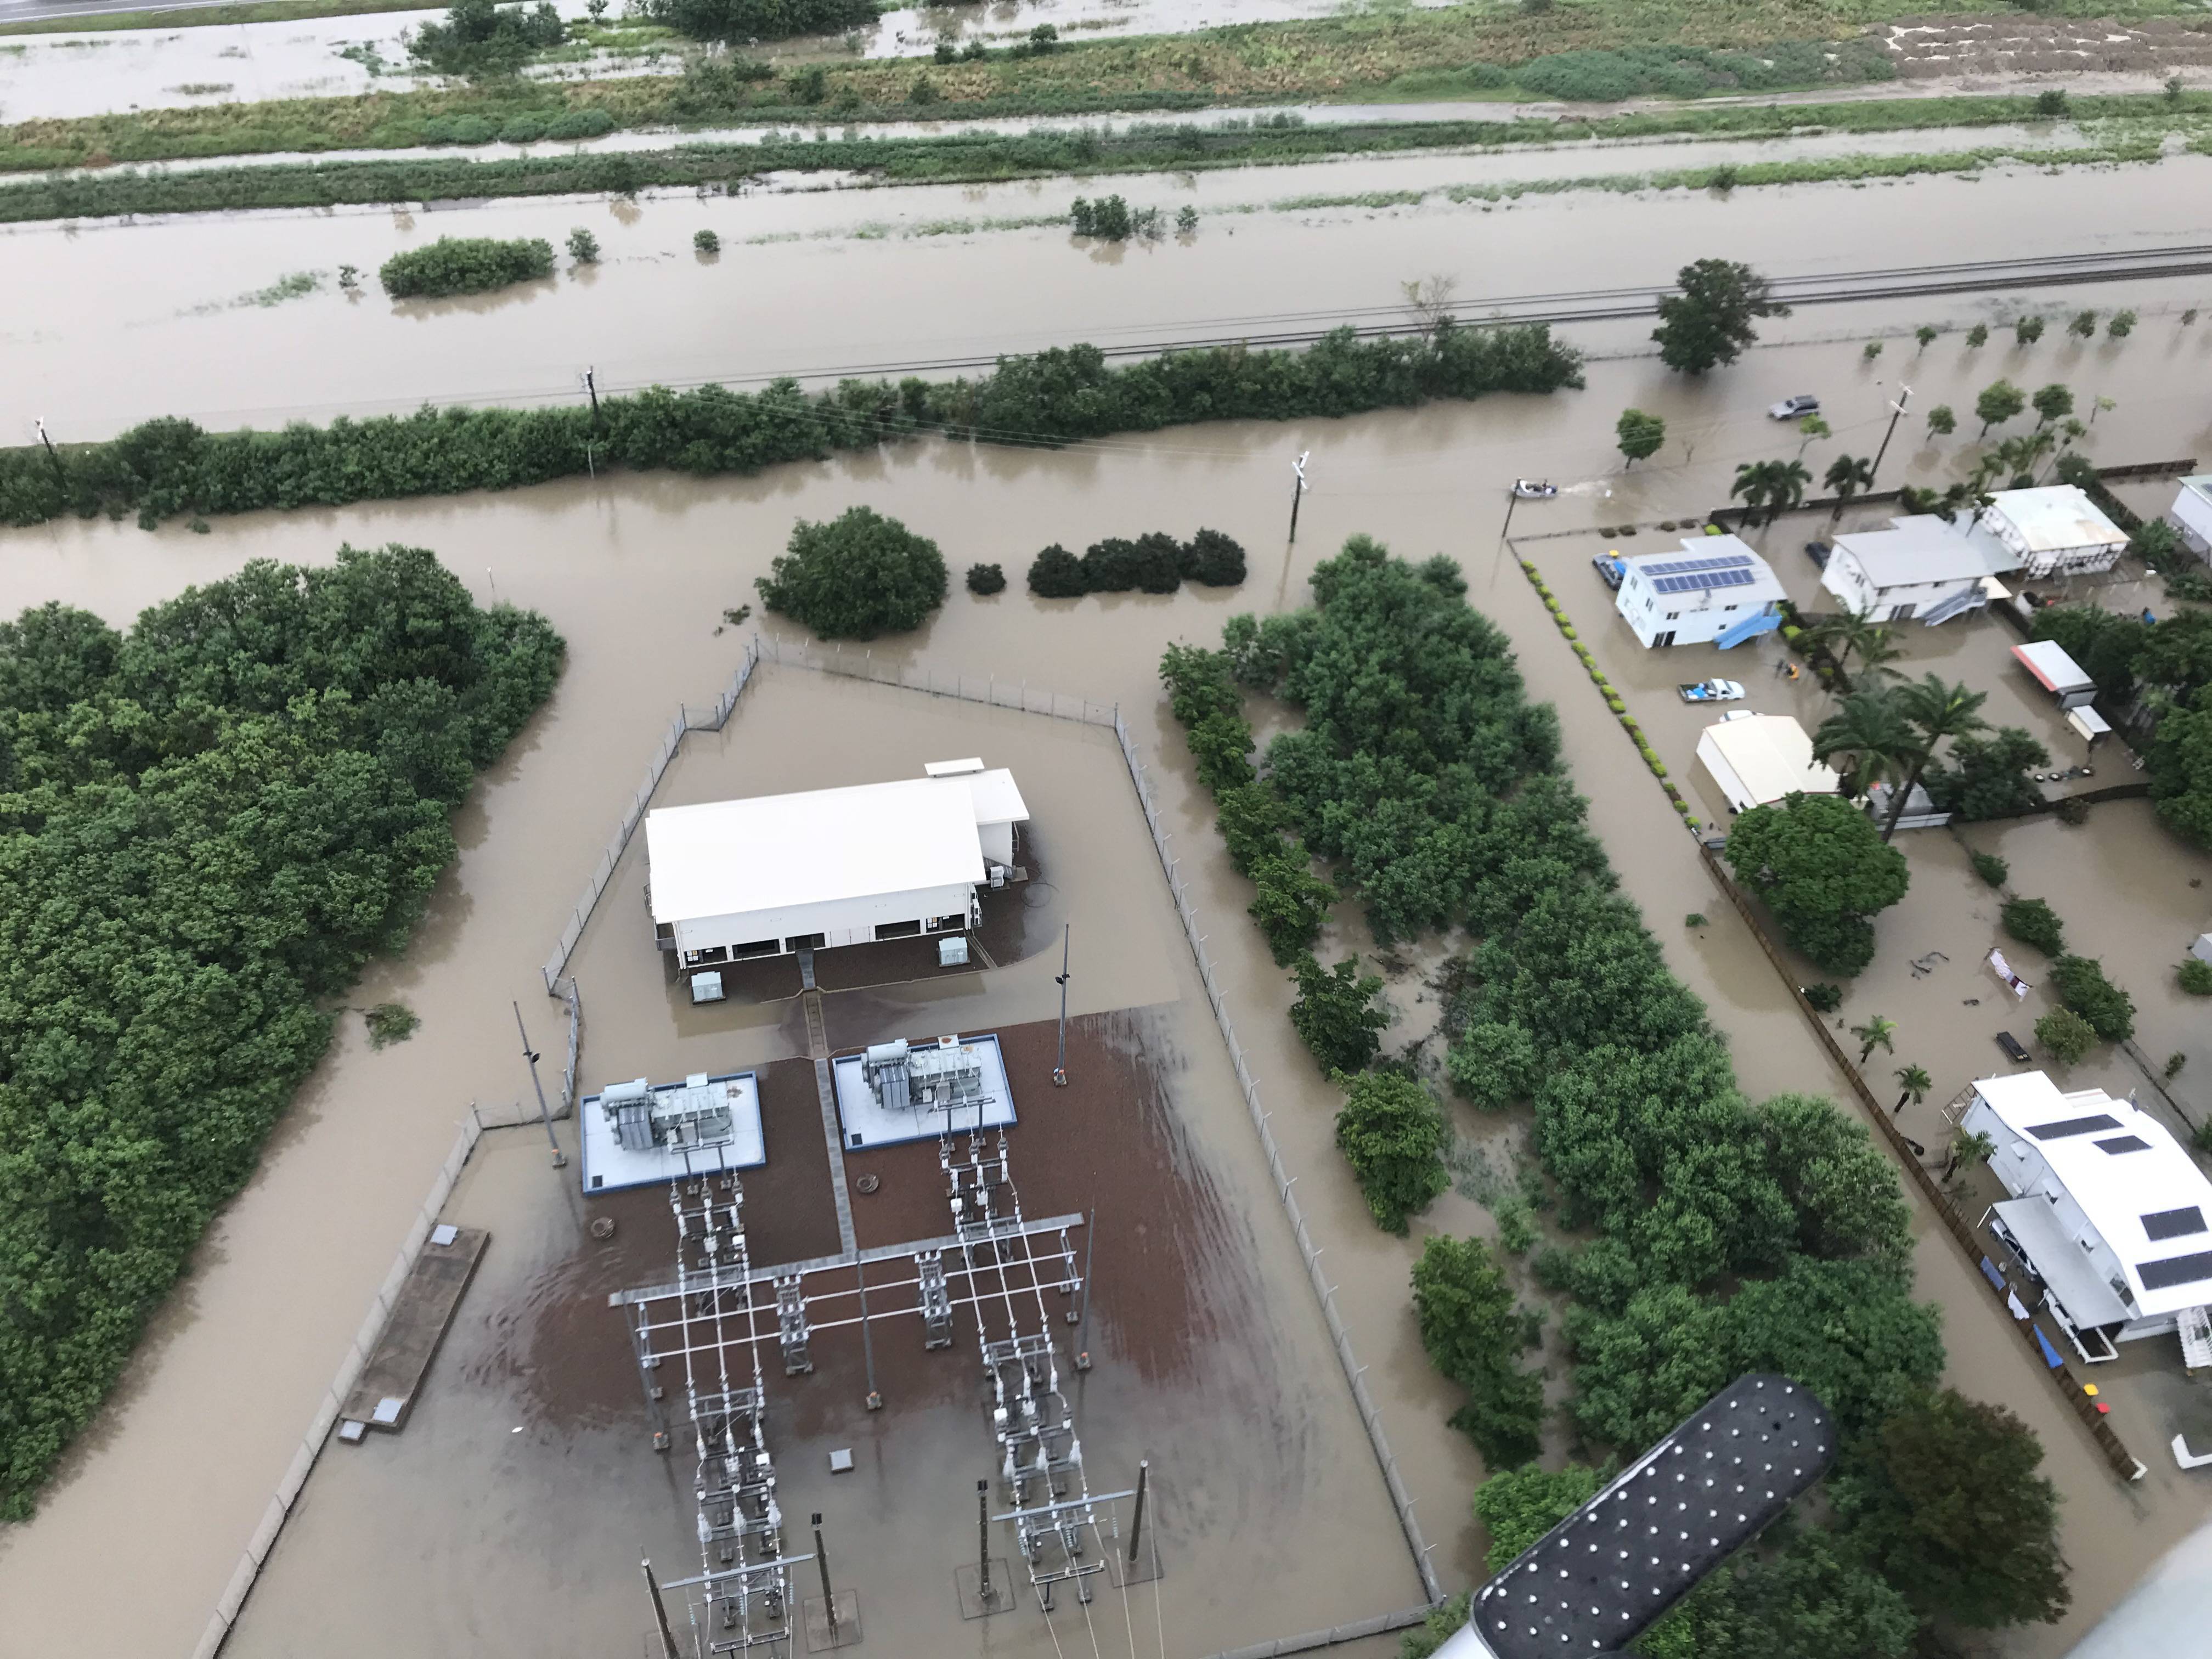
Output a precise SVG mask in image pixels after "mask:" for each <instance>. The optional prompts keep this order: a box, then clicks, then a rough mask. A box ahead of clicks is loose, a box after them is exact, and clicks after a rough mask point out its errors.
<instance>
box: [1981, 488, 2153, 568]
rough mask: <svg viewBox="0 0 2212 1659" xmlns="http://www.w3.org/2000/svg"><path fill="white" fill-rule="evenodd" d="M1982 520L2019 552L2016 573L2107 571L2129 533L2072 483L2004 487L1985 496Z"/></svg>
mask: <svg viewBox="0 0 2212 1659" xmlns="http://www.w3.org/2000/svg"><path fill="white" fill-rule="evenodd" d="M1982 522H1983V524H1984V526H1987V527H1988V528H1989V529H1990V531H1991V532H1994V533H1995V534H1996V538H1997V539H1998V540H1999V541H2001V542H2002V543H2003V544H2005V545H2006V546H2007V547H2008V548H2009V549H2011V550H2012V551H2013V553H2014V554H2015V555H2016V556H2018V558H2019V560H2020V565H2019V569H2020V574H2021V575H2023V576H2028V577H2034V578H2041V577H2045V576H2073V575H2079V574H2082V573H2084V572H2094V571H2099V570H2110V569H2111V568H2112V567H2113V566H2114V565H2116V564H2118V562H2119V561H2120V555H2121V554H2122V553H2123V552H2124V551H2125V550H2126V549H2127V545H2128V532H2126V531H2124V530H2123V529H2121V528H2120V527H2119V526H2118V525H2116V524H2114V523H2113V522H2112V520H2110V519H2108V518H2106V516H2105V515H2104V514H2103V513H2100V511H2098V509H2097V504H2096V503H2095V502H2094V501H2091V500H2090V499H2089V497H2088V496H2087V494H2085V493H2084V492H2083V491H2082V489H2081V487H2080V486H2079V485H2077V484H2046V485H2045V486H2044V487H2043V488H2041V489H2008V490H2004V491H2002V492H2001V493H2000V494H1998V495H1994V496H1992V497H1991V498H1990V507H1989V510H1988V511H1987V512H1985V513H1984V514H1983V515H1982Z"/></svg>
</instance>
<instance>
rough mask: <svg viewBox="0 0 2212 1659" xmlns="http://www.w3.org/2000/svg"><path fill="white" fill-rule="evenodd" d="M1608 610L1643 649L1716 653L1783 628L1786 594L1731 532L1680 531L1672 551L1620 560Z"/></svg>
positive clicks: (1754, 555) (1762, 563)
mask: <svg viewBox="0 0 2212 1659" xmlns="http://www.w3.org/2000/svg"><path fill="white" fill-rule="evenodd" d="M1620 570H1621V575H1620V595H1619V596H1618V597H1617V598H1616V599H1614V600H1613V609H1614V610H1616V611H1620V614H1621V617H1622V619H1623V620H1624V621H1626V623H1628V625H1629V626H1630V627H1631V628H1632V629H1635V630H1636V637H1637V638H1638V640H1640V641H1642V642H1643V643H1644V645H1645V646H1647V647H1650V646H1655V645H1717V646H1718V647H1720V648H1721V649H1722V650H1723V651H1726V650H1728V649H1729V648H1730V647H1733V646H1738V645H1741V644H1742V643H1743V642H1744V641H1746V640H1748V639H1755V638H1757V637H1758V636H1759V635H1761V634H1771V633H1772V632H1773V631H1774V630H1775V629H1777V628H1779V627H1780V626H1781V625H1782V601H1783V600H1784V599H1787V598H1788V597H1789V595H1788V593H1787V592H1784V589H1783V586H1782V584H1781V583H1780V582H1779V581H1778V580H1775V575H1774V572H1773V571H1772V570H1771V569H1769V568H1767V563H1766V561H1765V560H1764V559H1762V558H1760V557H1759V555H1758V554H1756V553H1754V552H1753V551H1752V550H1751V549H1750V548H1749V547H1747V546H1746V545H1745V544H1743V542H1742V541H1741V540H1740V539H1738V538H1736V537H1734V536H1687V537H1685V538H1683V540H1682V547H1681V550H1680V552H1676V553H1643V554H1638V555H1637V556H1634V557H1632V558H1624V559H1622V560H1621V561H1620Z"/></svg>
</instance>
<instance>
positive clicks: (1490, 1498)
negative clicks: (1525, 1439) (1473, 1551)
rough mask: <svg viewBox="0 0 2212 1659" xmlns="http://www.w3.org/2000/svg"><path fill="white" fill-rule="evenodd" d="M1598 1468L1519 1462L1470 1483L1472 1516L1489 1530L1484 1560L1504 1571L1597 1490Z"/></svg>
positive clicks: (1601, 1476)
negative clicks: (1523, 1464) (1522, 1465)
mask: <svg viewBox="0 0 2212 1659" xmlns="http://www.w3.org/2000/svg"><path fill="white" fill-rule="evenodd" d="M1604 1480H1605V1472H1604V1471H1603V1470H1602V1469H1594V1468H1590V1467H1589V1465H1587V1464H1583V1463H1570V1464H1568V1465H1567V1466H1566V1467H1565V1468H1560V1469H1541V1468H1537V1467H1536V1466H1535V1465H1534V1464H1533V1463H1532V1464H1530V1465H1528V1467H1526V1468H1518V1469H1507V1470H1504V1471H1503V1472H1502V1473H1500V1474H1493V1475H1492V1476H1491V1477H1490V1479H1488V1480H1486V1481H1484V1482H1483V1483H1482V1484H1481V1485H1480V1486H1477V1487H1476V1488H1475V1489H1474V1515H1475V1519H1477V1520H1478V1521H1480V1522H1482V1524H1483V1528H1484V1529H1485V1530H1486V1531H1487V1532H1488V1533H1489V1534H1490V1548H1489V1550H1488V1551H1487V1552H1486V1553H1485V1555H1484V1556H1483V1565H1485V1566H1486V1567H1488V1568H1489V1569H1490V1570H1491V1571H1492V1572H1503V1571H1505V1569H1506V1568H1507V1567H1508V1566H1509V1565H1511V1564H1512V1561H1513V1558H1514V1557H1516V1556H1517V1555H1519V1554H1520V1553H1522V1551H1523V1550H1525V1549H1527V1548H1528V1547H1529V1546H1530V1545H1531V1544H1533V1543H1534V1542H1535V1541H1537V1540H1538V1539H1539V1538H1541V1537H1542V1536H1543V1535H1544V1534H1546V1533H1547V1532H1549V1531H1551V1529H1552V1528H1554V1527H1556V1526H1558V1525H1559V1522H1562V1521H1564V1520H1565V1519H1566V1518H1567V1517H1568V1516H1571V1515H1572V1514H1573V1513H1574V1512H1575V1511H1576V1510H1578V1509H1580V1508H1581V1507H1582V1506H1583V1504H1587V1503H1589V1500H1590V1499H1591V1498H1595V1496H1597V1489H1598V1487H1599V1486H1600V1485H1601V1484H1602V1483H1603V1481H1604Z"/></svg>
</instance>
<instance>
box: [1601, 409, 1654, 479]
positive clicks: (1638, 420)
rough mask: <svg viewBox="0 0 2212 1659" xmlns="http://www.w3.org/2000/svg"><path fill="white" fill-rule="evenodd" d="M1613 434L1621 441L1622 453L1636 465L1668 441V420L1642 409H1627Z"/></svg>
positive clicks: (1630, 463) (1621, 413) (1648, 457)
mask: <svg viewBox="0 0 2212 1659" xmlns="http://www.w3.org/2000/svg"><path fill="white" fill-rule="evenodd" d="M1613 434H1614V435H1615V436H1616V437H1617V438H1619V440H1620V453H1622V454H1623V455H1625V456H1626V457H1627V458H1628V464H1629V465H1631V466H1634V465H1636V464H1637V462H1638V461H1641V460H1647V459H1650V457H1652V456H1654V455H1656V454H1657V453H1659V446H1660V445H1662V444H1663V443H1665V442H1666V441H1667V422H1664V421H1662V420H1661V419H1660V418H1659V417H1658V416H1656V415H1646V414H1645V413H1644V411H1643V410H1640V409H1625V410H1622V411H1621V412H1620V422H1618V423H1617V424H1616V425H1615V426H1614V427H1613Z"/></svg>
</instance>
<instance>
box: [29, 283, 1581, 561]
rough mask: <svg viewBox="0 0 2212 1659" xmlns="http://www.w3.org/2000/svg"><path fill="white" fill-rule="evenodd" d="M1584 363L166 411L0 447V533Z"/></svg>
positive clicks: (1137, 424) (1311, 399)
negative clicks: (548, 403) (102, 429)
mask: <svg viewBox="0 0 2212 1659" xmlns="http://www.w3.org/2000/svg"><path fill="white" fill-rule="evenodd" d="M1581 365H1582V358H1581V355H1580V354H1579V353H1578V352H1577V351H1576V350H1575V349H1573V348H1572V347H1571V346H1566V345H1564V344H1561V343H1559V342H1558V341H1556V340H1554V339H1553V337H1552V335H1551V331H1550V330H1549V329H1548V328H1546V327H1543V326H1541V325H1531V326H1519V327H1508V328H1497V329H1459V330H1448V331H1444V333H1443V335H1442V336H1441V337H1438V338H1437V339H1434V340H1419V341H1415V340H1362V339H1360V338H1359V337H1358V336H1357V334H1356V333H1355V332H1354V331H1352V330H1351V329H1349V328H1345V329H1339V330H1336V331H1333V332H1331V333H1329V334H1328V335H1325V336H1323V337H1322V339H1321V340H1320V341H1319V342H1317V343H1316V344H1315V345H1313V346H1312V347H1310V349H1306V350H1304V351H1290V350H1274V351H1255V350H1252V349H1248V348H1246V347H1243V346H1241V345H1237V346H1222V347H1216V348H1211V349H1203V350H1196V351H1176V352H1170V353H1169V354H1167V355H1166V356H1160V357H1155V358H1151V359H1148V360H1146V361H1145V362H1137V363H1133V364H1130V365H1128V366H1127V367H1123V368H1115V367H1110V366H1109V364H1108V363H1107V362H1106V358H1105V355H1104V354H1103V352H1101V351H1100V350H1099V349H1098V348H1097V347H1096V346H1091V345H1078V346H1072V347H1067V348H1064V349H1062V348H1055V349H1053V350H1049V351H1043V352H1039V353H1036V355H1034V356H1018V357H1001V358H1000V359H999V362H998V364H997V367H996V368H994V370H993V371H992V372H991V373H990V374H986V375H983V376H981V378H979V379H976V380H967V379H964V378H963V379H960V380H949V381H929V380H918V379H914V378H908V379H906V380H901V381H899V382H897V383H896V384H893V383H892V382H890V381H889V380H845V381H842V382H841V383H839V385H838V386H837V387H836V389H835V390H834V391H829V392H812V393H810V392H804V391H802V390H801V389H800V388H799V383H798V382H797V381H795V380H778V381H775V382H774V383H773V384H771V385H770V386H768V387H767V388H766V389H764V390H763V391H761V392H731V391H729V390H727V389H726V388H724V387H722V386H702V387H700V388H698V389H697V390H696V391H690V392H671V391H669V390H667V389H666V388H665V387H661V386H654V387H652V388H650V389H648V390H647V391H644V392H638V393H636V394H635V395H632V396H626V397H613V398H601V399H600V408H599V416H597V418H595V417H594V415H593V412H592V410H590V409H589V408H587V407H583V406H578V407H573V408H562V409H540V410H512V409H432V408H428V407H425V408H424V409H422V410H419V411H417V412H416V413H415V414H412V415H404V416H380V417H378V418H375V419H373V420H366V421H354V420H349V419H345V418H343V417H342V418H340V419H338V420H336V421H333V422H331V423H330V424H329V425H328V426H324V427H318V426H313V425H309V424H307V423H305V422H301V423H299V424H296V425H293V426H289V427H287V428H284V429H283V431H281V432H253V431H245V432H232V433H222V434H216V433H210V432H205V431H203V430H202V429H201V428H199V427H198V426H197V425H196V424H194V423H193V422H191V421H187V420H180V419H176V418H173V417H172V418H164V419H160V420H155V421H149V422H146V423H145V424H144V425H143V426H138V427H134V428H131V430H130V431H128V432H126V433H125V434H124V435H122V436H120V437H118V438H116V439H113V440H112V441H108V442H105V443H96V444H86V445H80V446H72V447H69V448H66V449H64V450H63V451H61V452H60V453H58V455H54V456H49V455H48V454H47V453H46V452H44V451H43V450H40V449H38V448H35V447H26V448H21V449H10V450H0V523H4V524H9V525H33V524H40V523H43V522H45V521H46V520H50V519H57V518H61V517H63V516H64V515H66V514H69V513H77V514H80V515H82V516H84V517H88V518H89V517H91V516H93V515H94V514H97V513H107V514H110V515H111V516H113V517H118V518H119V517H121V516H123V515H124V514H125V513H131V512H135V513H137V515H138V521H139V523H140V524H141V525H143V526H147V527H149V528H151V527H152V526H154V525H155V524H157V523H159V522H160V521H161V520H164V519H167V518H170V517H173V516H176V515H179V514H187V513H191V514H208V513H248V512H254V511H258V510H261V509H264V508H268V507H337V506H343V505H345V504H347V503H349V502H352V501H380V500H390V499H393V498H398V497H404V496H410V495H445V494H450V493H453V492H456V491H459V490H466V489H514V488H517V487H519V486H521V485H525V484H535V483H546V482H548V481H549V480H551V479H555V478H564V477H573V476H574V475H575V474H576V473H579V472H583V471H587V470H590V469H592V468H594V467H596V468H599V469H602V470H603V469H605V467H607V466H608V465H623V466H629V467H635V468H664V467H665V468H669V469H672V470H675V471H684V472H690V473H695V474H702V475H704V474H713V473H726V472H750V471H756V470H757V469H759V468H761V467H764V466H770V465H775V464H777V463H779V462H786V461H799V460H817V459H823V458H825V457H827V456H829V455H831V454H833V453H837V452H839V451H846V450H865V449H872V448H873V447H876V446H877V445H878V444H881V443H883V442H884V441H886V440H889V439H892V438H899V437H905V436H909V435H914V434H915V433H918V432H924V431H941V432H944V433H946V434H947V435H951V436H954V437H962V438H971V439H975V440H977V441H983V442H990V443H1005V444H1026V445H1033V446H1041V447H1050V446H1055V445H1059V444H1063V443H1067V442H1070V441H1075V440H1078V439H1082V438H1088V437H1096V436H1100V435H1104V434H1107V433H1112V432H1132V431H1139V432H1142V431H1153V430H1157V429H1158V428H1163V427H1170V426H1179V425H1183V424H1186V423H1188V422H1196V421H1226V420H1289V419H1292V418H1299V417H1310V416H1342V415H1356V414H1360V413H1363V412H1364V411H1367V410H1375V409H1383V408H1411V407H1414V406H1416V405H1419V404H1422V403H1425V402H1426V401H1427V400H1429V399H1430V398H1474V397H1480V396H1481V395H1482V394H1483V393H1485V392H1555V391H1557V390H1559V388H1560V387H1562V386H1580V385H1581V384H1582V372H1581Z"/></svg>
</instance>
